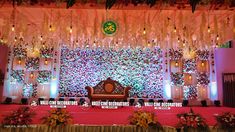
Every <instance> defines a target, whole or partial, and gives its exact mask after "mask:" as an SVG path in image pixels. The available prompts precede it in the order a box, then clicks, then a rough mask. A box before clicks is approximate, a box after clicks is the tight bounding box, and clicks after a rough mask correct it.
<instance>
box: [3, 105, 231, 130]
mask: <svg viewBox="0 0 235 132" xmlns="http://www.w3.org/2000/svg"><path fill="white" fill-rule="evenodd" d="M19 106H23V105H0V121H2V119H3V115H7V114H9V113H10V112H11V111H12V110H16V109H17V108H18V107H19ZM32 108H33V109H34V110H35V111H36V113H37V115H36V117H35V118H34V119H33V122H32V123H33V124H40V123H41V120H40V118H41V117H43V116H44V115H46V114H47V113H48V111H49V110H50V107H49V106H36V107H32ZM192 108H193V111H194V112H195V113H199V114H200V115H202V117H204V118H205V119H206V121H207V123H208V125H210V126H212V125H215V123H216V120H215V117H214V115H215V114H221V113H223V112H232V113H235V108H228V107H192ZM142 109H143V110H147V111H154V112H155V113H156V115H157V117H158V119H159V122H160V123H161V124H162V125H166V126H175V125H176V124H177V117H176V115H177V114H178V113H182V112H189V110H190V107H182V108H171V109H170V110H154V109H153V107H143V108H142ZM67 110H68V111H70V112H71V114H72V116H73V123H74V124H84V125H88V124H89V125H113V124H117V125H119V124H122V125H123V124H124V125H125V124H128V123H129V122H128V117H129V116H130V115H131V113H132V112H133V111H134V110H137V108H135V107H123V108H118V109H101V108H98V107H95V108H82V107H80V106H67Z"/></svg>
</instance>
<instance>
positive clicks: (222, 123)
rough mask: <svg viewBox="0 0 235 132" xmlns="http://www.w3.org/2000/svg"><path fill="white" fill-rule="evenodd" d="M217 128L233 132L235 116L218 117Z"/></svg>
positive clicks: (226, 114) (224, 115) (225, 114)
mask: <svg viewBox="0 0 235 132" xmlns="http://www.w3.org/2000/svg"><path fill="white" fill-rule="evenodd" d="M216 120H217V126H219V127H220V128H222V129H226V130H230V129H231V130H232V129H235V114H232V113H229V112H227V113H224V114H222V115H218V116H216Z"/></svg>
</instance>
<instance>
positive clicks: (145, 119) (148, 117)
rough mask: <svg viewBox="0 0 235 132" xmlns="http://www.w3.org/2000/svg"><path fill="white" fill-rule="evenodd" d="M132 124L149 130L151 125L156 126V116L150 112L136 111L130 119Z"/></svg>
mask: <svg viewBox="0 0 235 132" xmlns="http://www.w3.org/2000/svg"><path fill="white" fill-rule="evenodd" d="M130 123H131V124H133V125H137V126H140V127H144V128H148V127H149V125H156V124H157V118H156V117H155V114H154V113H152V112H148V111H135V112H134V113H133V115H132V116H131V117H130Z"/></svg>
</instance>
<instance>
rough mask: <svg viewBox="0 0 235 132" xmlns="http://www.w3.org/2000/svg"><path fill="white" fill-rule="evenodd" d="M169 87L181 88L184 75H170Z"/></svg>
mask: <svg viewBox="0 0 235 132" xmlns="http://www.w3.org/2000/svg"><path fill="white" fill-rule="evenodd" d="M171 85H176V86H183V85H184V74H183V73H171Z"/></svg>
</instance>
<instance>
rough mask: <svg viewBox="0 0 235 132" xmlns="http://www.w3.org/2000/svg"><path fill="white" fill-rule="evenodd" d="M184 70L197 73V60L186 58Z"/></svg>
mask: <svg viewBox="0 0 235 132" xmlns="http://www.w3.org/2000/svg"><path fill="white" fill-rule="evenodd" d="M183 71H184V72H185V73H195V72H196V60H195V59H188V60H185V61H184V66H183Z"/></svg>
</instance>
